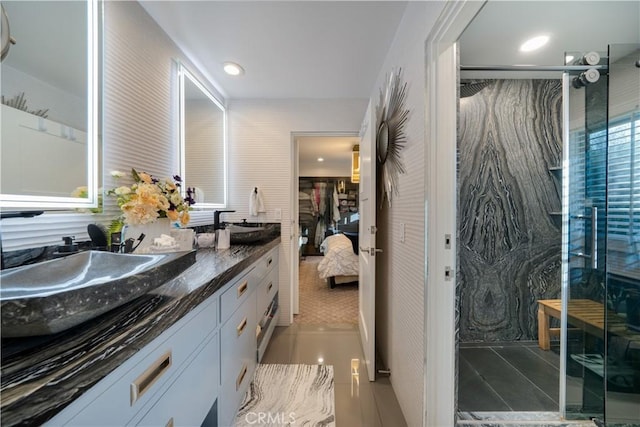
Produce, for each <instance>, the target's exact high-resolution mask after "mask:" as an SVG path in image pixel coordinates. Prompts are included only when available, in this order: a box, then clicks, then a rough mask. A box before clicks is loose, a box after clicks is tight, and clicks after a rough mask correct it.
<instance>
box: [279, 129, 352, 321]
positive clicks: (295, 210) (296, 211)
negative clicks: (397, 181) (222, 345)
mask: <svg viewBox="0 0 640 427" xmlns="http://www.w3.org/2000/svg"><path fill="white" fill-rule="evenodd" d="M358 135H359V134H358V132H357V131H353V132H347V131H345V132H340V131H309V132H304V131H299V132H291V164H292V168H291V194H290V195H289V211H290V212H291V235H290V236H289V238H290V244H291V277H290V279H289V283H291V292H290V295H291V299H290V301H289V307H290V311H289V312H290V313H291V317H290V318H289V324H291V323H293V315H294V314H298V313H299V312H300V269H299V264H298V261H299V257H298V239H299V238H300V236H299V234H298V219H299V217H300V205H299V204H298V192H299V191H300V156H299V153H300V143H299V142H298V141H297V139H298V138H299V137H304V136H323V137H357V136H358Z"/></svg>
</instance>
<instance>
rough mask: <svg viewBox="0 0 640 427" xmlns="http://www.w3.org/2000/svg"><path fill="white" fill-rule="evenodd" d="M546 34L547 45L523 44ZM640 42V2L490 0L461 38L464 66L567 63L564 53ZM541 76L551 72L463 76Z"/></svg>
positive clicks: (474, 73)
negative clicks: (534, 47) (529, 49)
mask: <svg viewBox="0 0 640 427" xmlns="http://www.w3.org/2000/svg"><path fill="white" fill-rule="evenodd" d="M536 35H548V36H550V40H549V42H548V43H547V45H545V46H544V47H543V48H541V49H539V50H536V51H533V52H528V53H522V52H520V51H519V47H520V45H521V44H522V43H523V42H524V41H526V40H527V39H529V38H531V37H533V36H536ZM631 42H634V43H640V2H638V1H613V0H605V1H581V2H576V1H489V2H488V3H487V4H486V5H485V6H484V7H483V8H482V10H481V11H480V13H478V15H477V16H476V17H475V18H474V20H473V22H471V24H469V26H468V27H467V28H466V29H465V31H464V33H463V34H462V37H461V38H460V64H461V65H523V64H528V65H532V64H533V65H563V64H564V62H563V61H564V57H565V52H575V51H577V52H583V53H586V52H589V51H597V52H602V53H604V54H605V55H606V52H607V46H608V44H617V43H631ZM481 77H493V78H504V77H510V78H523V77H526V78H531V77H537V78H543V77H547V78H548V77H551V78H555V77H559V75H552V74H549V73H548V72H547V73H535V74H523V72H522V71H516V72H511V73H510V74H507V73H496V72H495V71H493V72H473V73H472V72H463V73H461V78H481Z"/></svg>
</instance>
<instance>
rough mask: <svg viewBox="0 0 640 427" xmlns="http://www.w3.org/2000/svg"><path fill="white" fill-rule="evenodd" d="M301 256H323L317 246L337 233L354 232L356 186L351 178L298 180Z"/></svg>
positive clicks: (356, 206)
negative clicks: (327, 237)
mask: <svg viewBox="0 0 640 427" xmlns="http://www.w3.org/2000/svg"><path fill="white" fill-rule="evenodd" d="M298 189H299V192H298V202H299V210H298V215H299V217H298V224H299V227H300V230H299V231H300V234H299V235H300V238H301V239H300V255H301V256H305V255H322V253H321V252H320V244H321V243H322V241H323V240H324V238H325V237H326V236H328V235H330V234H333V233H335V232H336V231H338V230H340V231H357V228H358V223H357V221H358V218H359V216H358V184H353V183H351V181H350V177H331V178H327V177H322V178H320V177H301V178H300V179H299V186H298Z"/></svg>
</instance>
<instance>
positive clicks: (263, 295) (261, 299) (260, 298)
mask: <svg viewBox="0 0 640 427" xmlns="http://www.w3.org/2000/svg"><path fill="white" fill-rule="evenodd" d="M276 293H278V269H277V268H274V269H272V270H271V272H269V274H268V275H267V277H265V278H264V280H263V281H262V283H260V286H258V289H257V291H256V296H257V304H258V312H257V313H258V321H260V317H261V316H262V315H263V314H264V311H265V310H266V309H267V307H269V304H271V301H272V300H273V297H274V296H275V295H276Z"/></svg>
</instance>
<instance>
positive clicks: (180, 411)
mask: <svg viewBox="0 0 640 427" xmlns="http://www.w3.org/2000/svg"><path fill="white" fill-rule="evenodd" d="M219 354H220V341H219V339H218V334H217V333H215V334H214V335H213V337H212V338H211V339H210V340H209V342H208V343H207V344H206V345H205V347H204V348H203V349H202V350H201V351H200V352H199V353H198V355H197V356H196V357H195V358H194V359H193V361H192V362H191V363H189V365H188V366H187V367H186V368H185V369H184V370H183V371H182V372H180V374H179V375H178V377H177V379H176V380H175V381H174V382H173V383H172V384H171V385H170V386H169V389H168V390H167V391H166V392H165V393H164V394H163V395H162V397H160V399H159V400H158V401H157V402H156V403H155V405H153V407H152V408H151V409H150V410H149V411H148V412H147V413H146V414H145V415H144V417H143V418H142V420H140V422H138V423H137V424H136V425H138V426H153V427H161V426H170V425H174V426H199V425H201V424H202V422H203V420H204V419H205V417H206V416H207V414H208V413H209V409H211V407H212V406H213V404H214V402H215V400H216V398H217V396H218V381H219V378H218V361H219Z"/></svg>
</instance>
